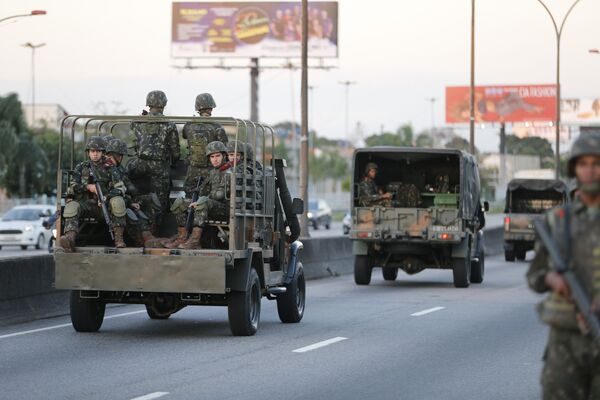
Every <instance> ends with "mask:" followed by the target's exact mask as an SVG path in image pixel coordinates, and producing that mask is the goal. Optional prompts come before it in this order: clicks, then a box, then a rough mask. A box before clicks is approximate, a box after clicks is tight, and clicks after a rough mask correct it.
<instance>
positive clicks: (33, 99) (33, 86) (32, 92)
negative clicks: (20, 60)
mask: <svg viewBox="0 0 600 400" xmlns="http://www.w3.org/2000/svg"><path fill="white" fill-rule="evenodd" d="M45 45H46V43H39V44H31V43H30V42H27V43H25V44H24V45H22V46H23V47H29V48H30V49H31V127H34V126H35V49H37V48H40V47H42V46H45Z"/></svg>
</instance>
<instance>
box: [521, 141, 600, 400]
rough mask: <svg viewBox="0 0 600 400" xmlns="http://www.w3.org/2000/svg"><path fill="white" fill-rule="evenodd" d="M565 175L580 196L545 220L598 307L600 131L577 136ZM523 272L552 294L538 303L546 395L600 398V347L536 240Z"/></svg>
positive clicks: (535, 286)
mask: <svg viewBox="0 0 600 400" xmlns="http://www.w3.org/2000/svg"><path fill="white" fill-rule="evenodd" d="M568 174H569V176H570V177H576V178H577V185H578V188H579V199H578V200H576V201H575V202H574V203H571V204H568V205H565V206H561V207H558V208H556V209H554V210H552V211H550V212H549V213H548V214H547V215H546V223H547V225H548V227H549V229H550V231H551V234H552V236H553V237H554V239H555V241H556V243H559V244H560V247H561V248H560V250H561V253H562V256H563V258H564V259H566V260H567V265H568V266H569V268H572V269H573V271H574V273H575V275H576V276H577V277H578V278H579V281H580V282H581V284H582V286H583V287H584V288H585V290H586V291H587V293H588V295H589V297H590V299H591V303H592V309H593V310H594V311H595V312H596V314H598V313H599V312H600V135H598V134H586V135H581V136H580V137H579V138H578V139H577V140H576V141H575V143H574V144H573V147H572V149H571V154H570V155H569V160H568ZM535 251H536V253H535V258H534V259H533V261H532V262H531V265H530V267H529V271H528V272H527V281H528V284H529V286H530V287H531V289H533V290H534V291H536V292H538V293H543V292H546V291H550V292H551V293H550V295H549V296H548V297H547V298H546V299H545V300H544V301H543V302H542V303H541V304H540V305H539V306H538V312H539V314H540V318H541V319H542V321H543V322H545V323H547V324H549V325H550V336H549V338H548V344H547V347H546V352H545V355H544V369H543V371H542V379H541V382H542V388H543V398H544V399H575V400H578V399H581V400H584V399H586V400H587V399H600V346H599V345H598V344H597V343H596V342H594V341H593V339H592V337H591V336H590V335H589V333H587V323H586V322H585V320H584V319H583V317H582V316H581V314H579V313H578V312H577V310H576V308H575V305H574V304H573V303H572V302H571V300H570V289H569V287H568V285H567V283H566V281H565V279H564V278H563V276H562V275H560V274H559V273H557V272H556V271H554V270H553V268H552V267H551V264H550V263H551V261H550V259H549V256H548V252H547V250H546V248H545V247H543V245H542V244H541V243H540V242H539V241H537V242H536V245H535Z"/></svg>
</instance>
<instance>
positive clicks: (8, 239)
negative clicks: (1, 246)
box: [0, 236, 19, 242]
mask: <svg viewBox="0 0 600 400" xmlns="http://www.w3.org/2000/svg"><path fill="white" fill-rule="evenodd" d="M18 241H19V238H18V237H17V236H0V242H18Z"/></svg>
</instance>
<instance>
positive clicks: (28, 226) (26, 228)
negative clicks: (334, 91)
mask: <svg viewBox="0 0 600 400" xmlns="http://www.w3.org/2000/svg"><path fill="white" fill-rule="evenodd" d="M32 230H33V226H31V225H27V226H26V227H25V232H29V231H32Z"/></svg>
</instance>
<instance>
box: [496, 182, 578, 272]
mask: <svg viewBox="0 0 600 400" xmlns="http://www.w3.org/2000/svg"><path fill="white" fill-rule="evenodd" d="M568 199H569V189H568V187H567V185H566V184H565V183H563V182H562V181H557V180H555V179H513V180H512V181H510V182H509V184H508V187H507V188H506V208H505V209H504V213H505V214H506V216H505V217H504V259H505V260H506V261H515V258H516V259H517V260H521V261H522V260H525V256H526V254H527V252H528V251H529V250H533V244H534V242H535V230H534V229H533V220H534V219H535V218H541V217H542V215H543V214H544V213H545V212H546V211H548V210H549V209H551V208H554V207H556V206H559V205H561V204H563V203H565V202H567V201H568Z"/></svg>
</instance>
